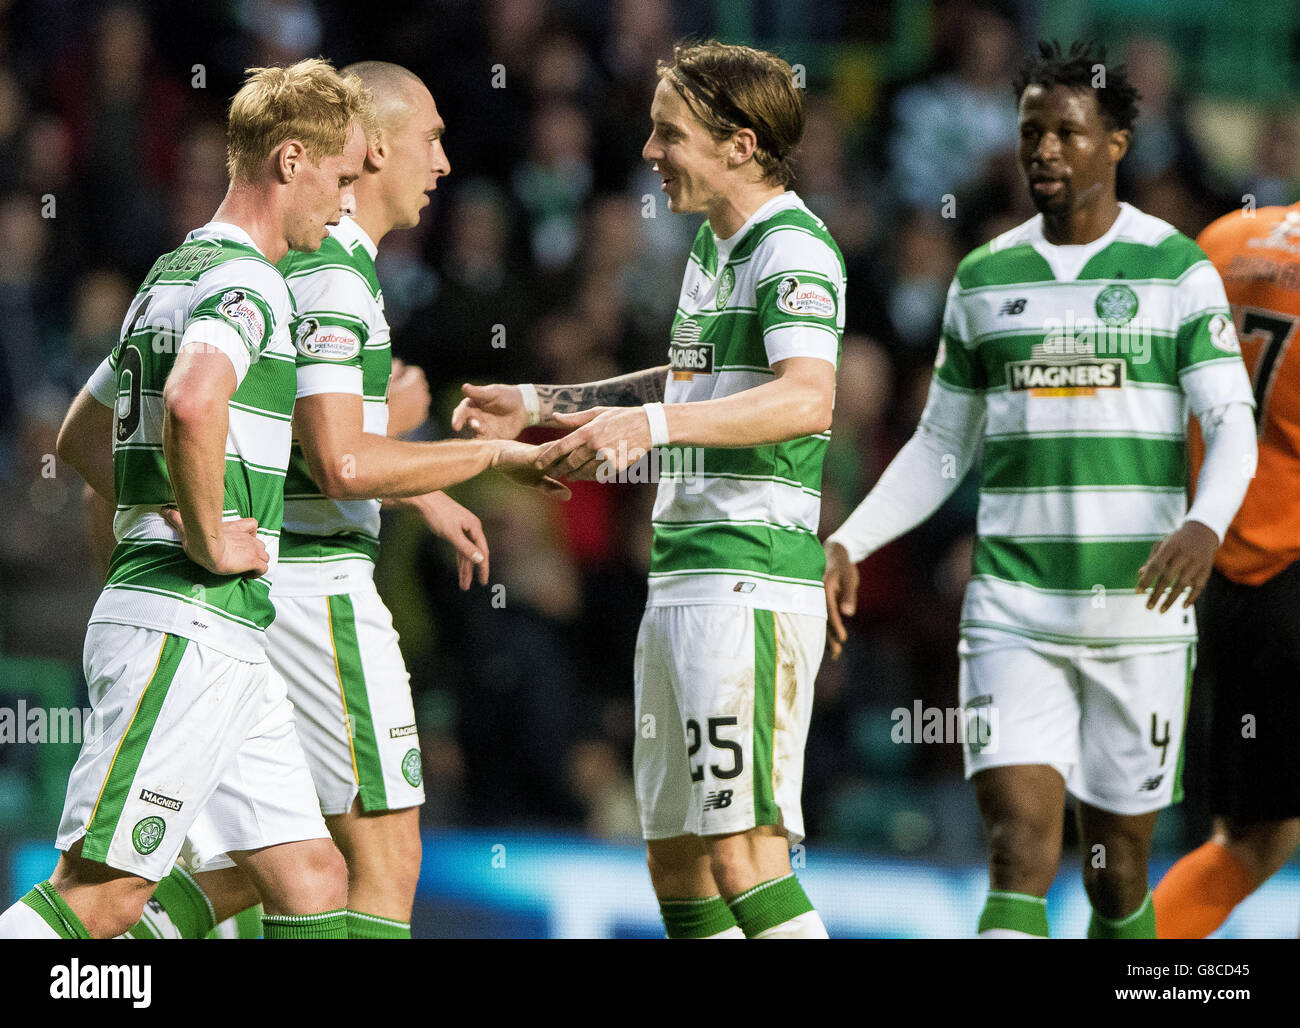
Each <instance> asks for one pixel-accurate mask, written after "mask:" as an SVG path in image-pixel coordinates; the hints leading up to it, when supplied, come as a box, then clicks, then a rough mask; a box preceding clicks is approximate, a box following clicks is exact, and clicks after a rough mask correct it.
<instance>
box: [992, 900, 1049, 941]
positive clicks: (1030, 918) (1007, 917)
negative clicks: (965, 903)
mask: <svg viewBox="0 0 1300 1028" xmlns="http://www.w3.org/2000/svg"><path fill="white" fill-rule="evenodd" d="M991 928H992V929H998V928H1001V929H1003V930H1005V931H1012V932H1024V933H1025V934H1026V935H1037V936H1039V937H1040V938H1043V939H1046V938H1047V900H1046V899H1044V898H1043V897H1042V896H1030V895H1028V894H1027V893H1023V892H995V891H994V890H992V889H990V890H989V895H988V899H986V900H985V901H984V909H983V910H982V911H981V912H980V925H979V930H980V932H986V931H988V930H989V929H991Z"/></svg>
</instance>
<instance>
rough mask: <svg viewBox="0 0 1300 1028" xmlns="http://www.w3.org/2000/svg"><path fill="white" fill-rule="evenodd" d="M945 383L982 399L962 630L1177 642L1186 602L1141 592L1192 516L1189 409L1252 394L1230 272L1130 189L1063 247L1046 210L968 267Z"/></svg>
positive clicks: (952, 309)
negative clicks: (1170, 602)
mask: <svg viewBox="0 0 1300 1028" xmlns="http://www.w3.org/2000/svg"><path fill="white" fill-rule="evenodd" d="M935 382H936V385H937V386H939V387H940V388H941V389H943V390H949V391H952V392H955V393H961V394H964V395H965V396H966V397H968V398H971V397H974V398H978V399H979V400H980V401H982V402H983V403H984V405H985V427H984V434H983V464H982V470H981V479H980V503H979V514H978V519H977V533H978V539H977V542H976V546H975V554H974V561H973V569H972V572H973V573H972V578H971V582H970V585H969V586H968V588H967V590H966V599H965V605H964V608H963V613H962V622H961V624H962V628H963V630H969V629H980V628H986V629H996V630H999V631H1003V632H1011V633H1014V634H1018V635H1023V636H1028V637H1030V638H1034V639H1039V640H1042V641H1046V642H1055V643H1066V644H1069V643H1082V644H1087V645H1096V646H1103V645H1120V644H1166V643H1168V644H1171V645H1172V644H1178V643H1185V642H1186V641H1188V639H1190V638H1193V637H1194V636H1195V633H1196V625H1195V619H1194V618H1193V616H1192V613H1191V611H1185V610H1183V609H1182V606H1181V605H1178V606H1176V607H1174V608H1173V609H1172V610H1171V611H1170V612H1169V613H1168V614H1164V615H1161V614H1159V613H1158V612H1156V611H1148V610H1147V609H1146V597H1145V596H1141V595H1138V594H1136V592H1135V587H1136V584H1137V577H1138V569H1139V568H1140V567H1141V566H1142V564H1143V563H1144V562H1145V561H1146V559H1147V557H1148V555H1149V554H1150V552H1151V548H1152V546H1153V544H1154V543H1155V542H1156V541H1157V540H1159V539H1161V538H1162V537H1163V536H1165V535H1167V534H1168V533H1169V532H1171V531H1173V530H1174V529H1176V528H1177V527H1178V526H1179V525H1180V524H1181V523H1182V520H1183V518H1184V516H1185V515H1186V509H1187V507H1186V487H1187V452H1186V450H1187V447H1186V424H1187V413H1188V410H1189V409H1190V410H1191V411H1192V412H1193V413H1201V412H1204V411H1206V410H1209V409H1212V408H1214V407H1217V406H1221V405H1223V404H1227V403H1235V402H1240V403H1250V402H1251V394H1250V384H1249V382H1248V380H1247V378H1246V371H1245V367H1244V365H1243V364H1242V361H1241V354H1240V349H1239V346H1238V343H1237V338H1236V334H1235V332H1234V330H1233V325H1232V319H1231V317H1230V315H1229V311H1228V303H1227V298H1226V296H1225V295H1224V291H1223V283H1222V281H1221V280H1220V278H1219V276H1218V273H1217V272H1216V271H1215V270H1214V267H1213V265H1211V264H1210V262H1209V261H1208V260H1206V258H1205V254H1204V253H1202V252H1201V250H1200V249H1199V248H1198V247H1197V246H1196V244H1195V243H1193V242H1192V241H1191V240H1190V239H1188V238H1187V237H1186V236H1184V235H1182V234H1181V233H1179V232H1178V231H1176V230H1175V229H1174V228H1173V227H1172V226H1170V225H1169V224H1167V223H1166V222H1163V221H1161V220H1159V219H1158V218H1153V217H1151V216H1149V215H1146V214H1143V213H1142V212H1141V211H1138V210H1137V209H1136V208H1134V207H1131V206H1129V205H1127V204H1121V205H1120V214H1119V217H1118V218H1117V219H1116V221H1115V222H1114V224H1113V225H1112V226H1111V228H1110V229H1109V230H1108V231H1107V232H1106V233H1105V235H1103V236H1102V237H1101V238H1100V239H1098V240H1095V241H1094V242H1092V243H1088V244H1085V245H1082V246H1056V245H1053V244H1051V243H1049V242H1048V241H1047V240H1046V239H1045V237H1044V236H1043V228H1042V216H1041V215H1039V216H1037V217H1035V218H1033V219H1031V220H1030V221H1028V222H1026V223H1025V224H1023V225H1021V226H1019V227H1017V228H1014V229H1012V230H1010V231H1009V232H1006V233H1004V234H1003V235H1000V236H998V237H997V238H996V239H994V240H992V241H991V242H989V243H987V244H985V245H984V246H981V247H980V248H979V249H977V250H975V251H974V252H973V253H971V254H970V255H968V256H967V257H966V258H965V259H964V260H963V261H962V262H961V264H960V265H959V267H958V269H957V275H956V278H955V279H954V281H953V283H952V286H951V288H950V289H949V292H948V302H947V307H946V310H945V313H944V320H943V331H942V335H941V338H940V344H939V354H938V358H937V360H936V370H935Z"/></svg>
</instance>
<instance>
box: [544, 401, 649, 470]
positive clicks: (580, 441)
mask: <svg viewBox="0 0 1300 1028" xmlns="http://www.w3.org/2000/svg"><path fill="white" fill-rule="evenodd" d="M551 417H552V418H553V419H554V420H555V421H556V423H557V424H559V425H561V426H563V427H564V428H568V429H572V431H571V432H569V434H568V435H566V436H562V437H561V438H559V439H556V440H555V441H554V442H550V443H547V444H546V445H545V446H543V447H542V452H541V454H540V455H539V456H538V461H539V462H540V463H541V464H542V470H543V471H544V472H545V473H546V474H548V475H553V476H555V477H557V478H571V479H574V480H577V481H581V480H588V481H589V480H591V479H594V478H596V477H597V472H598V471H599V470H600V468H601V466H602V465H604V467H605V473H606V474H607V475H611V476H612V475H616V474H618V473H619V472H621V471H624V470H626V469H627V468H629V467H631V466H632V465H633V464H635V463H636V462H637V461H639V460H640V459H641V458H642V457H644V456H645V455H646V454H647V453H648V452H649V450H650V419H649V418H648V417H647V416H646V412H645V410H644V409H643V408H641V407H592V408H590V409H588V410H584V411H577V412H575V413H573V414H553V415H551Z"/></svg>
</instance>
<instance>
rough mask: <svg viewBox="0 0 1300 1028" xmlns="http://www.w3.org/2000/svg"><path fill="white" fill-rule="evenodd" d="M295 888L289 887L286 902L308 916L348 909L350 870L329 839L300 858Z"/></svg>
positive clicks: (303, 853)
mask: <svg viewBox="0 0 1300 1028" xmlns="http://www.w3.org/2000/svg"><path fill="white" fill-rule="evenodd" d="M298 859H299V861H300V862H299V864H298V866H297V867H296V868H295V873H294V879H293V882H292V884H290V885H287V886H286V892H287V893H288V895H287V896H286V900H287V901H288V902H289V903H290V904H291V905H293V906H299V907H304V908H307V910H306V911H305V912H315V911H317V910H337V909H340V908H342V907H344V906H346V905H347V899H348V868H347V864H346V863H344V861H343V854H342V853H340V852H339V850H338V847H337V846H335V845H334V843H333V842H331V841H330V840H328V839H319V840H317V841H316V843H315V844H314V845H312V846H311V847H309V848H307V849H305V850H304V851H302V852H301V853H300V854H299V855H298Z"/></svg>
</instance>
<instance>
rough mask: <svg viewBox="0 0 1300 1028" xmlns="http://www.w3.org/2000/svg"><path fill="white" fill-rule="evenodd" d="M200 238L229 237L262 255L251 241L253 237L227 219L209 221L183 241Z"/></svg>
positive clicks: (259, 249) (192, 240)
mask: <svg viewBox="0 0 1300 1028" xmlns="http://www.w3.org/2000/svg"><path fill="white" fill-rule="evenodd" d="M202 239H230V240H233V241H234V242H236V243H243V244H244V245H245V246H249V247H252V248H253V249H254V250H256V251H257V252H258V253H260V254H262V256H263V257H265V256H266V254H264V253H262V251H261V248H260V247H259V246H258V245H257V244H256V243H255V242H253V237H252V236H250V235H249V234H248V233H247V232H245V231H244V230H243V229H242V228H240V227H239V226H238V225H232V224H231V223H230V222H228V221H209V222H208V223H207V224H206V225H202V226H200V227H199V228H196V229H194V230H193V231H192V232H190V234H189V235H187V236H186V237H185V242H187V243H190V242H194V241H196V240H202Z"/></svg>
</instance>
